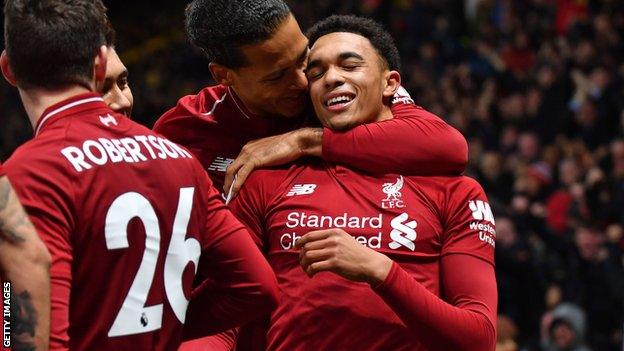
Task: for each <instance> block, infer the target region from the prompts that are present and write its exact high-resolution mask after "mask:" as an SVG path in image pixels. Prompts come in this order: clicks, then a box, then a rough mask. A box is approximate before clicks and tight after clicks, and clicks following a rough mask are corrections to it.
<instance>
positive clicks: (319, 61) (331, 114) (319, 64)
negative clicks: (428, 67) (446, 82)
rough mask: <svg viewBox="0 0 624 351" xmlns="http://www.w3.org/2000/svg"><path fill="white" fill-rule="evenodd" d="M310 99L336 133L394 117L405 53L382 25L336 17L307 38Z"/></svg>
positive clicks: (358, 18)
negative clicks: (401, 53)
mask: <svg viewBox="0 0 624 351" xmlns="http://www.w3.org/2000/svg"><path fill="white" fill-rule="evenodd" d="M307 36H308V38H309V39H310V45H311V48H310V59H309V62H308V67H307V71H306V74H307V77H308V80H309V82H310V83H309V84H310V98H311V100H312V104H313V106H314V110H315V112H316V115H317V116H318V118H319V120H320V121H321V123H322V124H323V125H324V126H326V127H329V128H331V129H334V130H345V129H349V128H352V127H354V126H357V125H360V124H364V123H370V122H375V121H380V120H385V119H390V118H392V112H391V111H390V103H391V99H392V97H393V95H394V94H395V93H396V91H397V89H398V88H399V86H400V84H401V76H400V74H399V72H398V70H399V62H400V59H399V54H398V50H397V48H396V46H395V44H394V40H393V39H392V37H391V36H390V34H389V33H388V32H387V31H385V30H384V28H383V27H382V26H381V25H380V24H378V23H377V22H375V21H373V20H370V19H367V18H363V17H356V16H331V17H328V18H327V19H325V20H322V21H320V22H318V23H316V24H315V25H314V26H313V27H312V28H310V30H309V31H308V33H307Z"/></svg>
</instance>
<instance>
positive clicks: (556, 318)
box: [543, 302, 589, 351]
mask: <svg viewBox="0 0 624 351" xmlns="http://www.w3.org/2000/svg"><path fill="white" fill-rule="evenodd" d="M547 316H548V317H547V318H545V319H544V320H543V322H544V323H545V324H544V325H543V327H544V328H545V330H544V331H545V335H544V336H545V338H546V339H545V340H543V346H544V349H546V350H548V351H589V350H588V349H587V348H586V347H585V346H584V339H585V330H586V324H587V323H586V317H585V312H584V311H583V309H582V308H580V307H579V306H577V305H575V304H573V303H568V302H563V303H560V304H559V305H557V307H555V308H554V309H553V310H552V311H551V312H549V313H548V314H547Z"/></svg>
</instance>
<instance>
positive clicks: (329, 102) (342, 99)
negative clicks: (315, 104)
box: [323, 91, 356, 112]
mask: <svg viewBox="0 0 624 351" xmlns="http://www.w3.org/2000/svg"><path fill="white" fill-rule="evenodd" d="M355 98H356V95H355V94H354V93H351V92H347V91H335V92H332V93H330V94H327V95H325V97H324V98H323V105H325V108H326V109H328V110H329V111H331V112H342V111H344V110H346V109H347V108H348V107H349V106H350V105H351V104H352V103H353V101H354V100H355Z"/></svg>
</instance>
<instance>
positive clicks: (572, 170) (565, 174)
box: [559, 157, 581, 187]
mask: <svg viewBox="0 0 624 351" xmlns="http://www.w3.org/2000/svg"><path fill="white" fill-rule="evenodd" d="M580 178H581V169H580V167H579V165H578V163H577V161H576V160H575V159H574V158H571V157H566V158H564V159H563V160H561V161H560V162H559V183H560V184H561V185H562V186H565V187H569V186H571V185H572V184H574V183H576V182H578V181H579V180H580Z"/></svg>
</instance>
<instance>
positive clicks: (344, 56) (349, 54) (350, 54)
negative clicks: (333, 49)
mask: <svg viewBox="0 0 624 351" xmlns="http://www.w3.org/2000/svg"><path fill="white" fill-rule="evenodd" d="M350 58H355V59H358V60H361V61H364V57H362V55H360V54H358V53H356V52H353V51H347V52H343V53H341V54H340V55H338V59H339V60H340V61H344V60H347V59H350Z"/></svg>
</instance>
